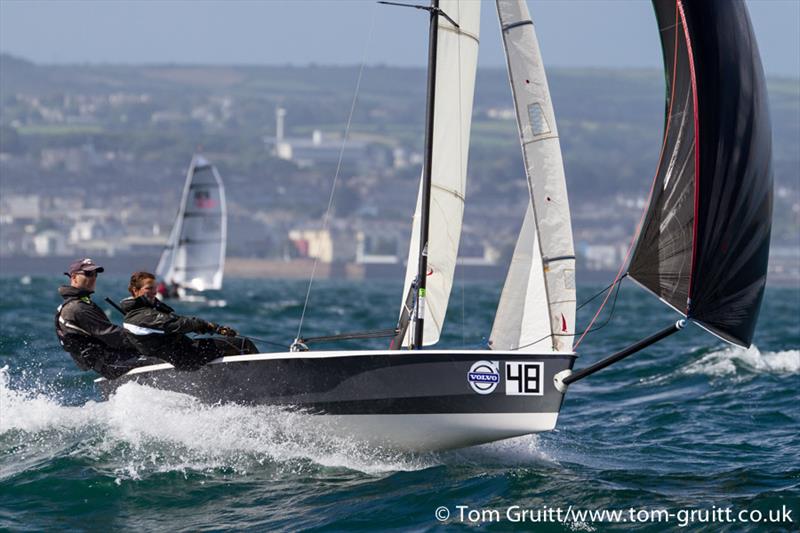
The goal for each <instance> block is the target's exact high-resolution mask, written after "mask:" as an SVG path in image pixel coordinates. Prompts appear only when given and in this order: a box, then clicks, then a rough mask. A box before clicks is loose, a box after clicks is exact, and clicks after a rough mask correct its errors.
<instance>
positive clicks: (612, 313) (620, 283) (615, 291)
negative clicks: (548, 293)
mask: <svg viewBox="0 0 800 533" xmlns="http://www.w3.org/2000/svg"><path fill="white" fill-rule="evenodd" d="M627 276H628V274H627V273H626V274H625V275H623V276H622V277H621V278H619V279H618V280H615V281H614V282H613V283H611V285H609V286H607V287H606V288H605V289H603V290H601V291H600V292H598V293H597V294H595V295H594V296H592V297H591V298H589V299H588V300H586V301H585V302H583V303H582V304H581V305H580V306H578V308H577V309H575V310H576V311H577V310H578V309H580V308H581V307H583V306H585V305H586V304H588V303H589V302H591V301H592V300H594V299H595V298H597V297H598V296H600V295H601V294H603V293H604V292H606V291H608V290H609V289H611V288H612V287H614V286H615V285H616V290H612V291H610V292H609V295H610V294H611V292H614V293H615V294H614V300H613V302H612V304H611V312H610V313H609V315H608V318H607V319H606V321H605V322H603V323H602V324H601V325H599V326H597V327H596V328H594V329H591V330H590V329H589V328H591V327H592V324H593V323H594V320H592V322H590V323H589V325H588V326H586V329H585V330H583V334H582V335H581V338H583V336H584V335H586V334H587V333H593V332H595V331H597V330H600V329H603V328H604V327H606V326H607V325H608V324H609V323H610V322H611V318H612V317H613V316H614V309H616V306H617V296H619V289H620V287H621V286H622V280H623V279H625V278H626V277H627ZM607 298H608V297H606V299H607ZM601 309H602V306H601ZM595 318H596V315H595ZM574 336H575V334H574V333H551V334H550V335H545V336H544V337H542V338H541V339H537V340H535V341H533V342H529V343H528V344H524V345H522V346H517V347H516V348H514V350H521V349H523V348H528V347H529V346H533V345H534V344H538V343H540V342H542V341H544V340H547V339H549V338H551V337H574Z"/></svg>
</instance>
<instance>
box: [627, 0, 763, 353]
mask: <svg viewBox="0 0 800 533" xmlns="http://www.w3.org/2000/svg"><path fill="white" fill-rule="evenodd" d="M653 5H654V7H655V12H656V18H657V20H658V26H659V29H660V33H661V44H662V49H663V54H664V65H665V74H666V81H667V103H666V119H665V120H666V124H665V128H664V141H663V145H662V150H661V158H660V162H659V165H658V170H657V172H656V176H655V179H654V182H653V186H652V190H651V192H650V203H649V207H648V211H647V214H646V216H645V219H644V223H643V225H642V228H641V229H640V232H639V237H638V241H637V245H636V248H635V249H634V254H633V257H632V259H631V263H630V265H629V275H630V277H632V278H633V279H634V280H636V281H637V282H639V283H640V284H641V285H643V286H644V287H646V288H647V289H649V290H650V291H652V292H653V293H655V294H656V295H657V296H659V297H660V298H661V299H662V300H663V301H664V302H666V303H667V304H669V305H670V306H672V307H673V308H675V309H676V310H677V311H679V312H681V313H682V314H684V315H686V316H687V317H688V318H690V319H692V320H694V321H695V322H696V323H698V324H700V325H701V326H702V327H704V328H705V329H707V330H709V331H710V332H711V333H714V334H715V335H717V336H719V337H721V338H722V339H724V340H727V341H729V342H732V343H735V344H739V345H742V346H748V345H749V344H750V342H751V340H752V337H753V331H754V329H755V324H756V320H757V318H758V312H759V308H760V304H761V299H762V297H763V293H764V286H765V284H766V271H767V259H768V255H769V238H770V229H771V220H772V137H771V129H770V118H769V110H768V108H767V92H766V85H765V82H764V72H763V68H762V65H761V59H760V57H759V53H758V46H757V45H756V40H755V36H754V34H753V28H752V26H751V24H750V18H749V16H748V14H747V8H746V7H745V4H744V2H743V1H741V0H707V1H702V2H699V1H698V2H687V1H684V0H654V1H653Z"/></svg>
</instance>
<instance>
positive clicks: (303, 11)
mask: <svg viewBox="0 0 800 533" xmlns="http://www.w3.org/2000/svg"><path fill="white" fill-rule="evenodd" d="M405 1H408V2H411V1H413V0H405ZM414 3H427V0H416V1H415V2H414ZM528 5H529V8H530V11H531V15H532V17H533V19H534V22H535V23H536V28H537V33H538V37H539V41H540V43H541V47H542V54H543V57H544V61H545V64H546V65H547V66H552V67H599V68H604V67H640V68H661V66H662V63H661V52H660V45H659V42H658V35H657V31H656V27H655V17H654V15H653V11H652V7H651V5H650V2H649V1H645V0H561V1H557V0H529V2H528ZM747 5H748V7H749V10H750V15H751V19H752V22H753V27H754V28H755V32H756V38H757V39H758V43H759V48H760V50H761V56H762V61H763V63H764V68H765V70H766V72H767V75H768V76H788V77H792V78H800V0H747ZM426 49H427V17H426V16H425V13H424V12H423V11H420V10H416V9H409V8H402V7H392V6H385V5H378V4H377V3H375V2H373V1H371V0H336V1H334V0H294V1H284V0H227V1H225V0H195V1H190V0H149V1H144V0H138V1H129V0H117V1H111V0H88V1H87V0H81V1H76V0H56V1H52V0H0V51H2V52H5V53H10V54H13V55H16V56H19V57H23V58H25V59H29V60H32V61H34V62H37V63H45V64H47V63H58V64H63V63H125V64H142V63H149V64H153V63H157V64H164V63H179V64H183V63H188V64H215V65H228V64H229V65H241V64H254V65H264V64H267V65H284V64H293V65H298V66H302V65H308V64H310V63H317V64H325V65H359V64H361V63H362V62H365V63H366V64H369V65H374V64H386V65H393V66H423V65H424V64H425V62H426V59H427V54H426ZM479 61H480V63H479V66H482V67H488V66H498V67H499V66H504V65H505V63H504V59H503V52H502V44H501V40H500V36H499V30H498V28H497V22H496V15H495V12H494V2H489V1H484V2H483V6H482V26H481V51H480V59H479Z"/></svg>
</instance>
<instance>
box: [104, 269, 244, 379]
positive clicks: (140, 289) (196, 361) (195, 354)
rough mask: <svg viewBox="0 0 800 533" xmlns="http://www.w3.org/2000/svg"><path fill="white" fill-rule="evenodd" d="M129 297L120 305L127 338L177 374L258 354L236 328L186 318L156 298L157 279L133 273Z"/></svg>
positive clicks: (143, 352)
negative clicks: (194, 335)
mask: <svg viewBox="0 0 800 533" xmlns="http://www.w3.org/2000/svg"><path fill="white" fill-rule="evenodd" d="M128 292H130V293H131V295H130V297H128V298H125V299H124V300H122V301H121V302H120V304H119V305H120V307H121V308H122V311H123V312H124V313H125V323H124V324H123V327H124V328H125V334H126V335H127V336H128V339H129V340H130V342H131V344H133V345H134V346H135V347H136V348H137V349H138V350H139V353H141V354H142V355H145V356H148V357H158V358H159V359H164V360H165V361H169V362H170V363H172V365H173V366H175V368H177V369H178V370H196V369H198V368H200V367H201V366H203V365H204V364H206V363H208V362H209V361H212V360H214V359H217V358H218V357H222V356H224V355H240V354H247V353H258V348H257V347H256V346H255V344H253V341H251V340H250V339H247V338H245V337H238V336H237V333H236V331H234V330H233V328H229V327H225V326H218V325H217V324H214V323H212V322H207V321H205V320H203V319H200V318H195V317H184V316H180V315H178V314H176V313H175V310H174V309H172V308H171V307H170V306H168V305H167V304H165V303H163V302H161V301H160V300H158V298H156V294H157V284H156V278H155V276H154V275H153V274H151V273H149V272H134V273H133V275H131V280H130V284H129V285H128ZM186 333H200V334H204V333H218V334H220V335H222V336H223V337H206V338H200V339H191V338H189V337H187V336H186Z"/></svg>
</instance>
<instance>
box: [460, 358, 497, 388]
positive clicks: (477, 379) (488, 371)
mask: <svg viewBox="0 0 800 533" xmlns="http://www.w3.org/2000/svg"><path fill="white" fill-rule="evenodd" d="M498 369H499V365H498V363H497V361H478V362H477V363H475V364H473V365H472V366H471V367H470V369H469V372H467V381H468V382H469V386H470V387H472V390H474V391H475V392H477V393H478V394H490V393H491V392H492V391H494V389H496V388H497V384H498V383H500V371H499V370H498Z"/></svg>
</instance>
